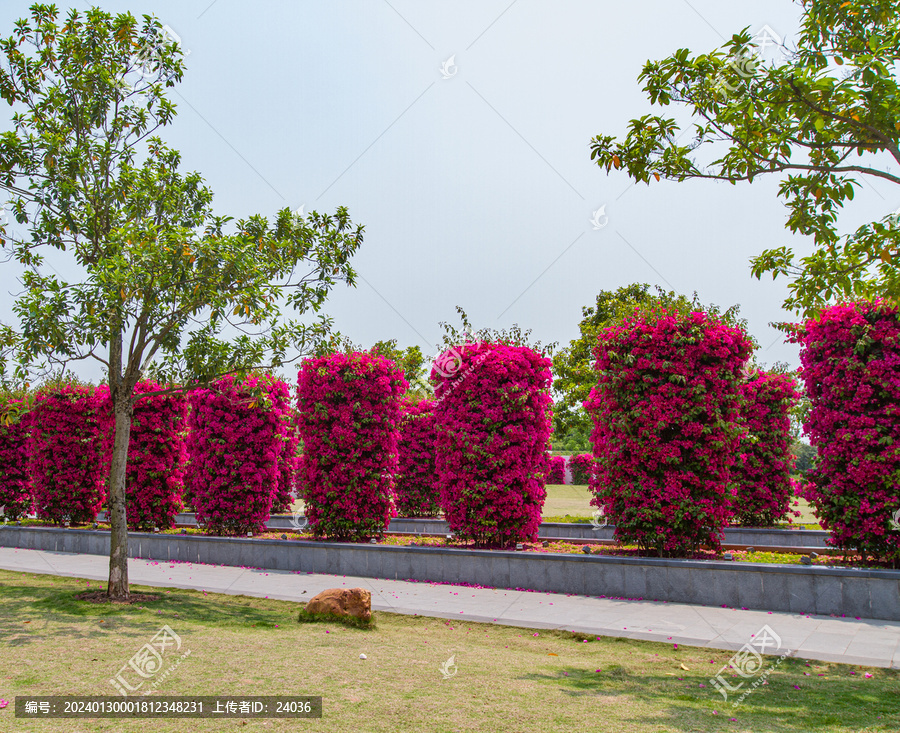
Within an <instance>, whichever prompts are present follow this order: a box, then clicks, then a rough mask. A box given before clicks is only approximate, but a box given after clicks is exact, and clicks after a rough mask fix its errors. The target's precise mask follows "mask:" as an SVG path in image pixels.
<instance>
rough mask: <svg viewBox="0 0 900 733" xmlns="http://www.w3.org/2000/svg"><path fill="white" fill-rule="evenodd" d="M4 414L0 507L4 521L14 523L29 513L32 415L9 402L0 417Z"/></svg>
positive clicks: (0, 425) (0, 424) (22, 405)
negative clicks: (29, 460)
mask: <svg viewBox="0 0 900 733" xmlns="http://www.w3.org/2000/svg"><path fill="white" fill-rule="evenodd" d="M7 410H9V412H8V422H6V421H0V506H2V507H5V509H4V510H3V513H4V516H5V517H6V518H7V519H9V520H16V519H18V518H19V517H22V516H25V515H26V514H28V513H29V512H30V511H31V474H30V472H29V469H28V433H29V431H30V426H31V412H30V411H27V409H26V408H25V400H21V399H13V400H9V402H8V403H7V404H6V406H5V408H3V409H0V414H2V413H4V412H6V411H7ZM23 410H24V411H23Z"/></svg>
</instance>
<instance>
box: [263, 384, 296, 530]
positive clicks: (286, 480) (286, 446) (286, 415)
mask: <svg viewBox="0 0 900 733" xmlns="http://www.w3.org/2000/svg"><path fill="white" fill-rule="evenodd" d="M269 396H270V397H271V399H272V404H273V407H274V409H275V411H276V413H277V414H278V435H279V438H278V445H279V448H280V450H279V453H278V486H277V487H276V489H275V495H274V497H273V498H272V514H283V513H285V512H288V511H290V508H291V504H292V503H293V502H294V490H295V488H296V487H295V479H296V474H297V463H298V461H299V460H300V458H299V456H298V449H299V447H300V436H299V435H298V433H297V419H296V417H295V415H294V406H293V403H292V396H291V392H290V387H289V385H288V384H287V383H285V382H282V381H280V380H276V381H274V382H272V383H271V384H270V385H269Z"/></svg>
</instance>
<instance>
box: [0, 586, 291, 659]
mask: <svg viewBox="0 0 900 733" xmlns="http://www.w3.org/2000/svg"><path fill="white" fill-rule="evenodd" d="M15 575H20V576H21V575H25V576H26V577H27V585H20V584H17V583H16V582H15V580H12V582H11V581H10V580H8V579H7V578H8V577H12V576H15ZM4 576H6V573H5V572H4V571H0V633H2V638H3V640H4V641H5V642H6V643H7V644H8V645H10V646H22V645H24V644H27V643H28V642H29V641H30V639H29V637H30V635H31V634H30V628H31V627H30V623H34V627H33V628H34V629H35V630H37V629H38V628H39V627H40V626H41V624H40V620H41V618H44V619H52V620H53V621H54V623H55V624H57V627H56V628H54V630H53V632H51V633H52V635H54V636H62V637H67V638H73V639H77V638H87V637H93V636H96V635H97V633H105V632H106V630H107V629H109V631H112V630H113V629H112V628H111V627H107V629H104V627H103V626H102V625H101V624H103V623H108V622H119V623H114V625H115V627H116V628H115V633H117V634H123V633H124V634H132V633H133V634H134V635H141V634H146V633H147V632H148V631H156V630H157V629H158V628H159V625H160V622H161V621H165V622H169V621H171V619H172V618H174V617H177V618H178V619H179V620H180V621H184V622H188V623H190V624H192V625H200V626H208V627H216V628H228V627H232V628H240V627H243V628H246V627H257V628H274V627H275V625H276V624H281V625H283V624H285V623H286V622H287V619H288V618H294V617H295V614H296V611H297V604H295V603H291V602H288V601H275V600H263V599H257V598H251V597H249V596H226V597H224V600H223V596H217V597H216V601H215V602H213V601H212V600H211V599H207V598H206V597H205V596H204V594H203V593H202V591H194V590H181V589H178V590H174V589H173V590H171V591H170V592H166V590H165V589H163V588H149V587H146V586H139V585H132V586H131V591H132V592H135V593H151V594H153V595H155V596H158V600H155V601H145V602H143V603H141V604H135V605H129V604H117V603H92V602H89V601H80V600H78V599H77V598H76V596H78V595H79V594H81V593H83V592H85V590H99V589H102V588H103V587H104V586H105V584H104V583H100V582H98V581H92V582H91V584H90V587H88V584H87V582H86V581H84V580H81V579H75V578H63V577H57V576H50V575H32V574H22V573H12V572H10V573H9V576H6V577H4ZM273 605H274V606H275V607H274V608H273V607H272V606H273ZM94 619H96V620H97V621H98V624H97V625H91V626H84V625H83V624H79V625H72V626H68V625H66V624H67V622H69V621H71V622H73V624H74V622H76V621H85V620H94ZM60 624H61V626H59V625H60Z"/></svg>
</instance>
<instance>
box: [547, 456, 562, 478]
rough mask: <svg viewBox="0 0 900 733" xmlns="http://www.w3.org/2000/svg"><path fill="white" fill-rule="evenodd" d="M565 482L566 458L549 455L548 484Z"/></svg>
mask: <svg viewBox="0 0 900 733" xmlns="http://www.w3.org/2000/svg"><path fill="white" fill-rule="evenodd" d="M565 482H566V459H565V458H563V457H562V456H551V458H550V473H549V474H548V475H547V483H548V484H564V483H565Z"/></svg>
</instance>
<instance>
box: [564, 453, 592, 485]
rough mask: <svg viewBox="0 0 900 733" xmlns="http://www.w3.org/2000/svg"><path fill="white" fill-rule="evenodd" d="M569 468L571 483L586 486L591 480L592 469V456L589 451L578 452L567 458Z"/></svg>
mask: <svg viewBox="0 0 900 733" xmlns="http://www.w3.org/2000/svg"><path fill="white" fill-rule="evenodd" d="M569 468H570V469H571V470H572V483H573V484H577V485H580V486H587V485H588V484H589V483H590V482H591V475H592V473H593V470H594V456H592V455H591V454H590V453H579V454H578V455H575V456H572V457H571V458H570V459H569Z"/></svg>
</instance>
